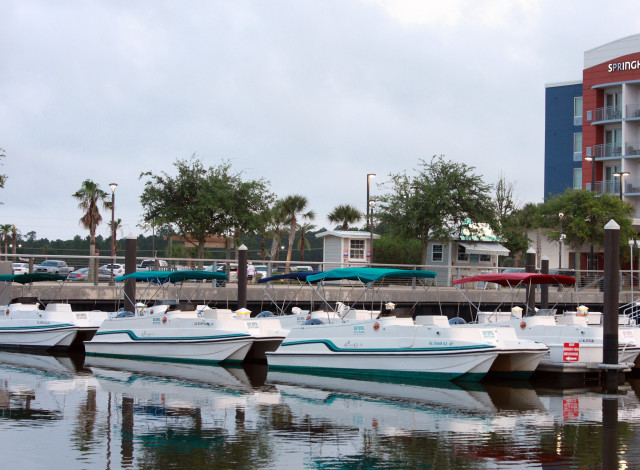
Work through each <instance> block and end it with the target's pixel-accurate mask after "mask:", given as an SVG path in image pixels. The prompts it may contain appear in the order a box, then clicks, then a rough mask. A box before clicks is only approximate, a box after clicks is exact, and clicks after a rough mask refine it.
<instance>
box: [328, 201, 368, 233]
mask: <svg viewBox="0 0 640 470" xmlns="http://www.w3.org/2000/svg"><path fill="white" fill-rule="evenodd" d="M328 219H329V222H332V223H334V224H338V223H339V224H342V226H341V227H340V229H341V230H345V231H346V230H349V225H351V224H355V223H356V222H357V221H359V220H360V219H362V212H360V211H359V210H358V209H356V208H355V207H354V206H352V205H350V204H341V205H339V206H336V207H335V208H334V209H333V210H332V211H331V213H330V214H329V215H328ZM367 223H368V221H367Z"/></svg>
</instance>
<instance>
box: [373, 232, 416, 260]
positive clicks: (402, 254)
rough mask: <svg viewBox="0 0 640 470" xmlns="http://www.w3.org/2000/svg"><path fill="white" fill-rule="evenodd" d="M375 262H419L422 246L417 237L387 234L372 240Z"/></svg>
mask: <svg viewBox="0 0 640 470" xmlns="http://www.w3.org/2000/svg"><path fill="white" fill-rule="evenodd" d="M373 247H374V249H373V252H374V253H375V257H376V263H383V264H420V260H421V255H422V248H421V246H420V241H419V240H417V239H413V240H407V239H403V238H398V237H393V236H388V237H381V238H380V239H378V240H374V241H373Z"/></svg>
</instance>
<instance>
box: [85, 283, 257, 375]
mask: <svg viewBox="0 0 640 470" xmlns="http://www.w3.org/2000/svg"><path fill="white" fill-rule="evenodd" d="M129 278H133V279H144V280H149V279H152V278H153V279H159V280H160V281H161V282H178V281H183V280H191V279H197V280H207V279H213V280H218V279H226V274H224V273H215V272H210V271H176V272H168V271H163V272H157V273H155V272H152V271H148V272H137V273H132V274H128V275H125V276H119V277H118V278H116V281H118V282H120V281H125V280H127V279H129ZM254 339H255V338H254V336H253V335H252V334H251V332H250V331H249V329H248V328H247V326H246V324H245V323H244V322H243V321H242V320H240V319H237V318H230V317H228V316H227V315H219V314H218V311H217V309H211V308H209V307H206V306H201V307H200V308H198V309H195V308H194V309H189V310H180V309H176V310H169V309H167V308H166V307H165V308H160V307H152V308H150V309H147V310H145V309H139V310H138V311H137V312H135V313H134V312H120V313H119V314H118V315H113V316H112V317H111V318H109V319H107V320H105V321H104V322H103V323H102V325H101V326H100V329H99V330H98V331H97V332H96V334H95V336H94V337H93V339H91V341H85V343H84V346H85V352H86V354H87V355H103V356H105V355H106V356H116V357H128V358H132V357H133V358H146V359H156V360H157V359H161V360H174V361H185V362H196V363H200V362H208V363H218V362H223V361H229V362H241V361H243V360H244V359H245V356H246V355H247V353H248V351H249V350H250V349H251V346H252V345H253V343H254Z"/></svg>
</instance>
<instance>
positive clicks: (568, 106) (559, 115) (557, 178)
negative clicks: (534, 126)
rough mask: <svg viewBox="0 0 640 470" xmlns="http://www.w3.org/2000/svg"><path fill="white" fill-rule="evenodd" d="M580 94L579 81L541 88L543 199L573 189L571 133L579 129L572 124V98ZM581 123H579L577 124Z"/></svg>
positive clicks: (580, 126) (573, 164)
mask: <svg viewBox="0 0 640 470" xmlns="http://www.w3.org/2000/svg"><path fill="white" fill-rule="evenodd" d="M580 96H582V83H572V84H567V85H549V86H547V88H546V89H545V130H544V195H543V196H544V198H545V199H547V198H549V197H552V196H556V195H558V194H562V193H564V192H565V191H566V190H567V189H570V188H573V173H574V172H573V170H574V169H575V168H581V167H582V161H577V162H574V161H573V135H574V133H576V132H582V125H578V126H576V125H574V119H573V118H574V109H573V106H574V98H576V97H580ZM580 124H581V123H580Z"/></svg>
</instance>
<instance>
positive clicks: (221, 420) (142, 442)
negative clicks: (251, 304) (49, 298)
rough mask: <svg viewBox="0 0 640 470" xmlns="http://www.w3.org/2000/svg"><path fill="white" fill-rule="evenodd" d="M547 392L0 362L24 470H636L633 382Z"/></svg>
mask: <svg viewBox="0 0 640 470" xmlns="http://www.w3.org/2000/svg"><path fill="white" fill-rule="evenodd" d="M556 385H557V384H554V383H533V384H529V383H528V382H515V383H510V384H505V383H497V382H488V383H484V382H483V383H480V384H454V383H431V384H428V383H412V382H407V381H404V382H397V381H379V380H378V381H371V380H362V379H353V378H349V377H340V376H337V377H336V376H327V375H323V376H319V375H307V374H298V373H288V372H275V371H269V372H267V370H266V368H264V367H260V366H252V367H247V368H224V367H219V366H201V365H192V364H178V363H161V362H151V361H134V360H124V359H112V358H99V357H91V358H87V359H86V361H85V362H84V363H78V362H77V361H74V360H73V359H70V358H59V357H53V356H46V355H43V356H35V355H28V354H15V353H0V431H5V430H9V429H10V430H12V431H16V432H11V433H3V437H4V438H5V439H4V444H5V448H6V449H7V452H8V454H7V455H6V458H12V459H15V460H16V461H18V462H19V461H20V459H26V457H24V455H23V454H24V453H25V445H33V447H34V448H36V447H37V448H39V449H43V448H44V449H47V452H33V453H31V454H30V455H29V459H28V463H29V466H30V467H31V468H47V466H49V465H50V458H51V454H52V453H55V454H56V461H57V462H59V465H60V466H63V465H67V466H69V467H70V468H76V467H92V466H96V467H99V468H133V467H135V468H138V467H154V468H155V467H162V468H178V467H179V468H185V467H188V468H210V467H211V466H212V465H215V466H216V468H238V467H243V468H275V467H288V468H289V467H295V468H300V467H322V468H348V467H350V466H353V467H357V468H367V467H368V468H417V467H424V466H428V467H432V468H446V467H456V468H486V467H492V468H507V467H508V468H513V467H514V466H532V467H535V466H549V467H554V468H556V467H558V468H561V467H577V468H583V467H585V468H588V467H600V466H601V465H604V466H605V468H619V467H626V468H636V467H638V466H639V465H640V451H639V450H637V449H638V447H637V446H636V445H635V443H636V442H637V441H638V439H639V438H640V433H639V429H640V427H639V425H640V406H639V405H640V400H639V397H640V381H639V380H637V379H631V380H629V381H628V382H627V383H625V384H623V385H621V386H620V387H619V389H618V393H617V394H603V393H602V390H601V389H600V388H599V387H598V386H597V385H594V386H585V385H584V384H581V385H580V386H571V387H557V386H556ZM38 429H41V430H42V431H43V432H40V433H39V432H38ZM22 431H28V432H29V436H30V439H31V440H30V441H29V440H25V439H24V433H23V432H22ZM607 466H608V467H607Z"/></svg>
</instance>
